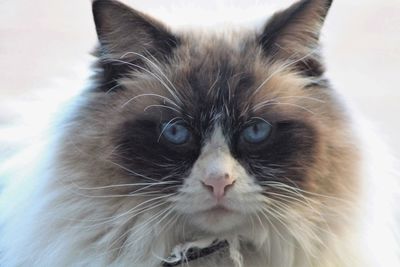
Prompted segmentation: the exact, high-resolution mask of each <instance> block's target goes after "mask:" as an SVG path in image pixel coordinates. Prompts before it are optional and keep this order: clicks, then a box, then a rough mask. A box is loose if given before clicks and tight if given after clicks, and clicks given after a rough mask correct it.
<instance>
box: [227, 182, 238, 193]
mask: <svg viewBox="0 0 400 267" xmlns="http://www.w3.org/2000/svg"><path fill="white" fill-rule="evenodd" d="M235 183H236V180H233V181H232V183H230V184H227V185H225V193H226V191H228V190H229V189H230V188H232V187H233V185H234V184H235Z"/></svg>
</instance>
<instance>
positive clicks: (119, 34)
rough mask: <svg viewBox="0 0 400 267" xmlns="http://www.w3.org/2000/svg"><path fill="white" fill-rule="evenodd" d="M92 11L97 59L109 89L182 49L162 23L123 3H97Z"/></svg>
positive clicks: (104, 0)
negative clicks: (130, 73)
mask: <svg viewBox="0 0 400 267" xmlns="http://www.w3.org/2000/svg"><path fill="white" fill-rule="evenodd" d="M92 10H93V17H94V21H95V24H96V31H97V36H98V40H99V46H98V49H97V51H96V53H95V55H96V56H97V57H98V58H99V65H100V67H101V69H103V70H104V72H103V76H104V81H103V84H107V86H106V88H111V87H112V86H113V84H114V83H115V80H117V79H119V78H121V77H123V75H124V74H126V73H127V72H129V71H130V70H141V69H142V68H143V66H144V65H145V63H146V61H147V62H148V61H149V60H152V61H154V60H156V61H165V60H167V59H168V58H169V57H170V56H171V54H172V53H173V50H174V49H175V48H176V47H177V46H178V45H179V42H180V40H179V38H178V37H177V36H175V35H174V34H172V33H171V32H170V31H169V30H168V29H167V27H166V26H164V25H163V24H162V23H161V22H159V21H156V20H155V19H153V18H151V17H149V16H147V15H145V14H143V13H141V12H139V11H136V10H134V9H132V8H130V7H128V6H126V5H124V4H122V3H119V2H117V1H113V0H95V1H94V2H93V6H92Z"/></svg>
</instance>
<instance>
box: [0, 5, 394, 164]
mask: <svg viewBox="0 0 400 267" xmlns="http://www.w3.org/2000/svg"><path fill="white" fill-rule="evenodd" d="M123 2H125V3H127V4H129V5H131V6H132V7H134V8H136V9H139V10H141V11H144V12H146V13H148V14H150V15H152V16H154V17H156V18H159V19H160V20H161V21H164V22H166V23H167V24H169V25H171V26H174V27H187V26H189V25H194V26H211V27H214V28H215V27H222V26H223V25H225V24H233V25H236V26H244V27H253V26H255V25H260V23H261V22H264V21H265V20H266V19H267V17H268V16H269V15H270V14H271V13H272V12H273V11H276V10H277V9H279V8H282V7H285V6H288V5H289V4H291V3H293V2H294V1H293V0H263V1H261V0H259V1H256V0H230V1H229V0H224V1H210V0H203V1H184V0H169V1H162V0H151V1H145V0H142V1H140V0H126V1H123ZM322 41H323V44H324V50H323V51H324V54H325V56H326V62H327V65H328V70H329V71H328V76H329V77H330V79H331V81H332V83H333V85H334V87H335V88H336V89H337V90H339V91H341V92H342V93H343V94H345V95H347V96H348V98H349V99H350V100H351V101H352V102H353V104H354V105H355V106H356V107H357V108H359V109H360V110H361V111H362V112H363V113H364V114H365V115H366V117H367V118H369V119H370V120H371V121H372V122H373V123H374V124H375V125H376V126H377V128H378V129H379V130H380V131H381V132H382V138H384V139H386V140H387V142H388V143H389V144H390V145H391V146H392V148H393V151H394V152H395V153H396V154H397V155H400V140H399V138H398V136H400V119H399V118H398V117H399V115H400V114H399V113H400V105H399V104H400V88H399V76H400V0H351V1H349V0H335V1H334V3H333V6H332V9H331V12H330V13H329V16H328V19H327V21H326V24H325V28H324V31H323V39H322ZM95 43H96V35H95V28H94V23H93V21H92V15H91V1H90V0H69V1H62V0H35V1H32V0H0V78H1V79H0V82H1V86H0V159H1V156H3V157H4V156H6V155H10V154H12V153H13V152H14V151H16V150H17V149H18V148H20V147H24V146H25V145H27V144H30V143H33V142H35V138H36V134H35V133H36V129H40V128H41V127H44V125H45V124H46V123H47V119H48V117H49V116H51V114H53V112H54V111H55V110H56V109H57V108H58V107H59V105H60V103H61V102H62V101H63V100H65V99H67V98H68V97H69V96H71V95H73V94H76V93H77V92H79V90H80V89H82V88H84V86H85V82H86V80H87V77H88V75H89V72H88V66H89V64H90V62H91V60H93V59H92V58H91V57H90V56H89V52H90V51H91V50H92V49H93V47H94V45H95Z"/></svg>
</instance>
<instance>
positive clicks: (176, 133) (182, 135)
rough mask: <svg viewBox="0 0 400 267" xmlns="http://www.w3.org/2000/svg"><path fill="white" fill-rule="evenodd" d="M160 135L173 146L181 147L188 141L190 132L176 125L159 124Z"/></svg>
mask: <svg viewBox="0 0 400 267" xmlns="http://www.w3.org/2000/svg"><path fill="white" fill-rule="evenodd" d="M161 135H162V136H163V137H164V138H165V139H166V140H167V141H168V142H171V143H173V144H175V145H182V144H184V143H186V142H187V141H189V138H190V131H189V130H188V129H187V128H186V127H185V126H183V125H181V124H178V123H175V124H174V123H167V122H166V123H163V124H161Z"/></svg>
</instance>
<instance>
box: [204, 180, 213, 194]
mask: <svg viewBox="0 0 400 267" xmlns="http://www.w3.org/2000/svg"><path fill="white" fill-rule="evenodd" d="M201 184H202V185H203V186H204V187H205V188H206V189H207V190H208V191H210V192H211V193H213V192H214V187H213V186H212V185H208V184H206V183H205V182H203V181H201Z"/></svg>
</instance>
